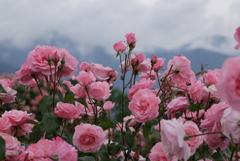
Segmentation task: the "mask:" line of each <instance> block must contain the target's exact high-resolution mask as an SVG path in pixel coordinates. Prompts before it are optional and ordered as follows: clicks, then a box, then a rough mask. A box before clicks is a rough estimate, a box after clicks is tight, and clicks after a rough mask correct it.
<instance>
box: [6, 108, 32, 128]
mask: <svg viewBox="0 0 240 161" xmlns="http://www.w3.org/2000/svg"><path fill="white" fill-rule="evenodd" d="M31 115H32V114H28V113H27V112H26V111H19V110H15V109H13V110H10V111H5V112H4V113H3V114H2V117H7V118H8V119H9V122H10V123H11V125H12V126H21V125H23V124H25V123H27V122H29V121H32V118H31Z"/></svg>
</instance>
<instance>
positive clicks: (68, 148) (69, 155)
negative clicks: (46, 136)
mask: <svg viewBox="0 0 240 161" xmlns="http://www.w3.org/2000/svg"><path fill="white" fill-rule="evenodd" d="M53 142H54V146H53V152H52V154H53V155H57V159H58V161H70V160H71V161H77V158H78V153H77V150H76V148H75V147H73V146H72V145H70V144H68V143H67V142H66V141H64V140H63V139H62V138H60V137H57V138H56V139H53Z"/></svg>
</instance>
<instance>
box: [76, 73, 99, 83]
mask: <svg viewBox="0 0 240 161" xmlns="http://www.w3.org/2000/svg"><path fill="white" fill-rule="evenodd" d="M72 79H74V80H77V81H78V83H79V84H80V85H82V86H89V85H90V84H91V83H92V82H93V81H95V80H96V78H95V77H94V75H93V73H92V72H90V71H89V72H85V71H80V73H79V75H78V76H77V77H75V76H73V77H72Z"/></svg>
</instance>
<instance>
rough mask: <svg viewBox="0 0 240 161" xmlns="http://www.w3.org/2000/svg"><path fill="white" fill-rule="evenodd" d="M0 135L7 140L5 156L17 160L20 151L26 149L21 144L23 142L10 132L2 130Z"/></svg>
mask: <svg viewBox="0 0 240 161" xmlns="http://www.w3.org/2000/svg"><path fill="white" fill-rule="evenodd" d="M0 137H2V138H3V140H4V141H5V145H6V152H5V158H6V159H7V160H15V157H16V156H18V155H19V154H20V152H22V151H23V150H24V149H25V147H24V146H21V142H20V141H18V139H17V138H15V137H13V136H11V135H9V134H6V133H2V132H1V133H0ZM1 150H2V149H1Z"/></svg>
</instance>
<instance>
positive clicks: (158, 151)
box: [148, 142, 178, 161]
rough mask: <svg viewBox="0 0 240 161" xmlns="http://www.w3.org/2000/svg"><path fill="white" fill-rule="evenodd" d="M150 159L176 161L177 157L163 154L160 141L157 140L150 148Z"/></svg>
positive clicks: (153, 160) (151, 160) (154, 160)
mask: <svg viewBox="0 0 240 161" xmlns="http://www.w3.org/2000/svg"><path fill="white" fill-rule="evenodd" d="M148 157H149V159H150V161H177V160H178V159H177V157H176V156H173V157H172V158H171V159H169V158H168V156H167V155H166V154H165V152H164V150H163V145H162V142H158V143H157V144H155V145H154V146H153V147H152V149H151V153H150V154H149V156H148Z"/></svg>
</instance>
